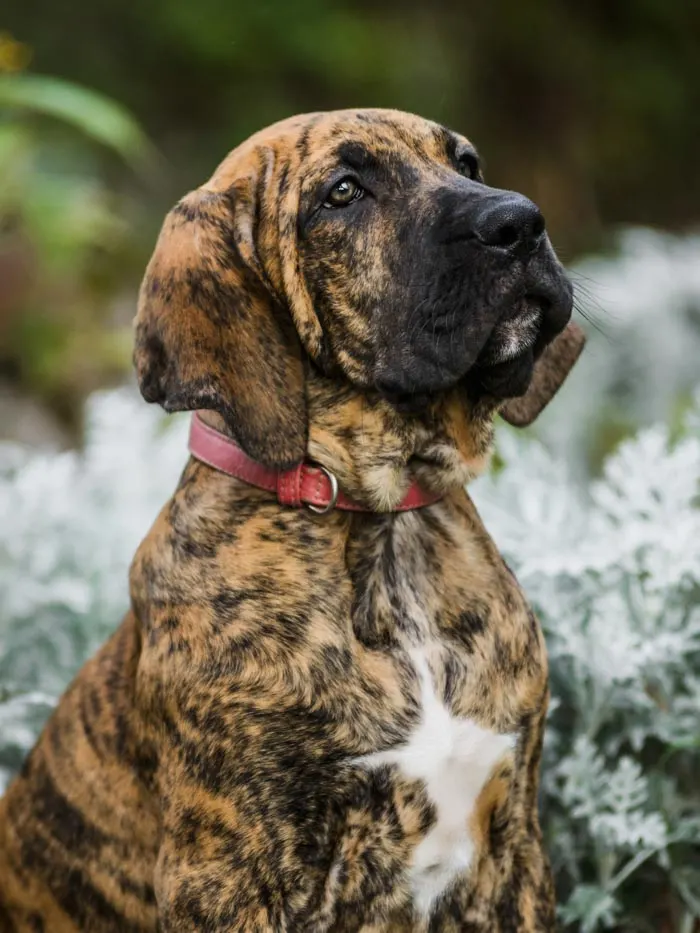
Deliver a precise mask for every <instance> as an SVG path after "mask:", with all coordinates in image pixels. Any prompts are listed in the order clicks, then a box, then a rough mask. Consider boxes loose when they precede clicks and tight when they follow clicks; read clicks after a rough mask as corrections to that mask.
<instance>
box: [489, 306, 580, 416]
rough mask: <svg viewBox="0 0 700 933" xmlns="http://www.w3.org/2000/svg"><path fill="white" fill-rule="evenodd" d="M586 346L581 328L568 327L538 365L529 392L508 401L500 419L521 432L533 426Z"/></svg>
mask: <svg viewBox="0 0 700 933" xmlns="http://www.w3.org/2000/svg"><path fill="white" fill-rule="evenodd" d="M585 342H586V336H585V334H584V333H583V331H582V330H581V328H580V327H579V326H578V324H574V323H573V322H570V323H569V324H567V326H566V327H565V328H564V330H563V331H562V332H561V333H560V334H559V336H557V337H555V338H554V340H553V341H552V342H551V343H550V344H548V346H547V347H545V349H544V350H543V352H542V356H540V358H539V359H538V361H537V362H536V363H535V370H534V372H533V375H532V381H531V382H530V385H529V387H528V390H527V392H526V393H525V394H524V395H522V396H520V398H513V399H509V400H508V401H507V402H506V403H505V405H504V406H503V407H502V408H501V411H500V414H501V417H503V418H505V420H506V421H508V422H509V423H510V424H512V425H515V426H516V427H518V428H524V427H526V426H527V425H528V424H532V422H533V421H534V420H535V418H536V417H537V416H538V415H539V413H540V412H541V411H542V410H543V409H544V408H545V407H546V406H547V405H548V404H549V402H550V401H551V400H552V398H553V396H554V395H555V394H556V393H557V392H558V390H559V389H560V388H561V386H562V384H563V382H564V380H565V379H566V377H567V376H568V375H569V372H570V370H571V368H572V367H573V365H574V363H575V362H576V360H577V359H578V358H579V356H580V355H581V351H582V350H583V346H584V344H585Z"/></svg>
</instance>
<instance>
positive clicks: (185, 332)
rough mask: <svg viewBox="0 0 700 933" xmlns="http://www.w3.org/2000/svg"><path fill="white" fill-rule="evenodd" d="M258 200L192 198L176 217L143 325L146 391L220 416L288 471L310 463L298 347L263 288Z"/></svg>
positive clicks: (215, 194) (140, 342)
mask: <svg viewBox="0 0 700 933" xmlns="http://www.w3.org/2000/svg"><path fill="white" fill-rule="evenodd" d="M255 214H256V207H255V204H254V195H252V194H250V192H248V191H247V188H246V189H245V190H244V189H242V188H241V186H239V187H238V188H235V187H231V188H229V189H228V190H226V191H217V190H211V189H209V188H207V187H204V188H200V189H198V190H196V191H193V192H191V193H190V194H189V195H187V196H186V197H185V198H183V199H182V201H180V202H179V204H177V205H176V206H175V207H174V208H173V210H172V211H170V213H169V214H168V216H167V217H166V219H165V222H164V224H163V228H162V230H161V233H160V237H159V239H158V242H157V244H156V248H155V252H154V254H153V257H152V258H151V261H150V263H149V265H148V268H147V270H146V275H145V277H144V280H143V283H142V285H141V292H140V296H139V307H138V313H137V316H136V321H135V329H136V344H135V351H134V364H135V366H136V373H137V376H138V380H139V385H140V388H141V392H142V394H143V396H144V398H145V399H146V401H148V402H159V403H160V404H161V405H162V406H163V408H165V410H166V411H192V410H196V409H212V410H214V411H217V412H219V414H220V415H222V417H223V418H224V420H225V422H226V424H227V426H228V427H229V428H230V430H231V432H232V434H233V435H234V437H235V438H236V440H237V441H238V442H239V443H240V445H241V446H242V447H243V448H244V450H245V451H246V453H248V454H249V455H250V456H251V457H253V458H255V459H256V460H260V461H262V462H263V463H266V464H268V465H270V466H276V467H289V466H291V465H292V464H294V463H297V462H299V461H300V460H301V459H303V457H304V456H305V454H306V442H307V430H308V426H307V417H306V401H305V392H304V371H303V362H302V358H301V349H300V345H299V340H298V337H297V335H296V332H295V331H294V328H293V325H292V322H291V318H290V316H289V315H288V314H287V312H286V310H285V309H284V308H283V307H282V306H281V304H280V303H279V301H277V300H276V299H275V297H274V294H273V291H272V289H271V288H270V287H269V286H268V284H266V282H265V275H264V272H263V270H262V268H261V266H260V264H259V261H258V259H257V253H256V249H255V243H254V236H253V231H254V230H255V228H256V222H255Z"/></svg>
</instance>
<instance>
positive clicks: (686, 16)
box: [0, 0, 700, 441]
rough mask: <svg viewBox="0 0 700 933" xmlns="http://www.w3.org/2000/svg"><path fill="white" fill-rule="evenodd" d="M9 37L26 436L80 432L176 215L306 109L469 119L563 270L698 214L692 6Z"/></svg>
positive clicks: (78, 23) (16, 379) (213, 9)
mask: <svg viewBox="0 0 700 933" xmlns="http://www.w3.org/2000/svg"><path fill="white" fill-rule="evenodd" d="M0 31H2V37H1V38H0V73H2V75H3V77H2V83H1V84H0V121H1V122H0V385H1V386H2V388H1V389H0V391H1V392H2V394H3V396H5V399H7V398H8V396H9V399H10V402H9V403H7V401H6V402H5V404H4V405H3V406H2V408H1V409H0V435H5V436H8V435H9V434H10V432H11V431H12V432H15V433H17V432H20V433H21V435H22V436H23V437H24V436H25V435H28V434H29V433H30V431H32V430H33V425H31V424H30V423H24V424H22V425H18V424H17V420H18V413H19V412H22V413H24V414H26V417H25V418H23V419H22V420H23V422H27V417H28V411H29V409H28V407H27V406H19V407H18V405H17V395H19V396H20V399H21V400H25V399H31V400H32V401H33V402H39V403H40V406H41V409H40V410H39V411H38V412H36V420H37V421H38V422H39V424H38V425H37V429H38V432H39V435H41V433H42V431H43V432H46V431H48V430H49V425H51V429H52V436H53V437H55V438H56V439H59V438H61V439H63V440H64V441H70V440H75V439H76V437H77V436H78V425H79V419H80V412H81V410H82V405H81V401H82V399H83V397H84V396H85V394H86V392H87V391H89V390H91V389H93V388H95V387H96V386H98V385H100V384H103V383H104V382H105V381H106V380H114V379H118V378H119V377H120V376H121V375H122V374H123V373H124V372H125V371H126V370H127V369H128V366H129V355H130V333H129V324H130V320H131V317H132V315H133V310H134V293H135V290H136V287H137V284H138V280H139V277H140V276H141V274H142V270H143V267H144V265H145V262H146V260H147V257H148V254H149V250H150V249H151V247H152V244H153V241H154V238H155V235H156V231H157V228H158V225H159V223H160V221H161V219H162V216H163V214H164V212H165V211H166V209H167V208H168V207H169V206H170V205H171V204H172V203H174V201H175V200H177V199H178V198H179V197H180V196H181V195H182V194H183V193H184V192H185V191H187V190H189V189H190V188H192V187H194V186H196V185H198V184H200V183H201V182H202V181H203V180H204V179H205V178H207V177H208V175H209V173H210V172H211V171H212V169H213V168H214V166H215V165H216V164H217V162H218V161H219V160H220V159H221V158H222V157H223V155H224V154H225V153H226V152H227V151H228V150H229V149H230V148H232V147H233V146H234V145H236V143H237V142H239V141H240V140H242V139H243V138H245V137H246V136H247V135H248V134H250V133H251V132H252V131H254V130H255V129H257V128H259V127H261V126H264V125H266V124H267V123H270V122H272V121H274V120H276V119H278V118H281V117H284V116H287V115H289V114H292V113H295V112H303V111H307V110H314V109H325V108H334V107H343V106H358V105H377V106H395V107H399V108H402V109H407V110H412V111H415V112H417V113H420V114H422V115H424V116H427V117H431V118H432V119H435V120H438V121H442V122H444V123H446V124H448V125H450V126H452V127H454V128H456V129H459V130H460V131H462V132H464V133H466V134H467V135H469V136H470V137H471V138H472V139H473V140H474V141H476V143H477V144H478V146H479V148H480V150H481V151H482V152H483V154H484V157H485V160H486V166H487V177H488V179H489V180H491V181H492V182H493V183H494V184H497V185H498V186H500V187H512V188H515V189H518V190H521V191H523V192H525V193H526V194H528V195H529V196H530V197H532V198H533V199H534V200H535V201H537V202H538V203H539V204H540V206H541V207H542V209H543V211H544V213H545V216H546V217H547V220H548V224H549V228H550V231H551V235H552V239H553V241H554V243H555V245H556V246H557V247H558V248H559V250H560V252H561V254H562V256H563V257H564V258H565V259H566V260H567V261H568V262H573V261H574V260H576V259H577V258H578V257H580V256H581V255H583V254H586V253H590V252H591V251H600V250H601V249H608V250H609V249H610V248H611V247H613V246H614V245H615V243H616V242H617V240H616V236H615V234H616V231H617V230H618V229H619V228H620V227H629V226H635V227H638V226H643V227H653V228H662V229H665V230H670V231H687V230H690V229H692V228H693V227H694V226H695V225H696V224H697V223H698V221H699V220H700V171H698V165H700V66H699V62H700V5H699V4H697V3H691V2H687V0H616V2H614V3H610V2H609V0H532V2H530V3H522V2H519V0H489V2H486V3H463V4H455V3H453V2H452V0H436V2H431V3H430V4H426V3H423V2H415V0H409V2H406V0H402V2H400V3H399V2H392V0H381V2H364V3H362V2H348V0H295V2H288V0H256V2H254V3H244V2H240V0H197V2H192V0H144V2H139V3H132V4H125V3H123V2H117V0H91V2H90V3H87V2H80V0H76V2H74V3H70V4H56V3H54V2H53V0H31V2H27V0H5V2H4V3H3V5H2V13H1V14H0ZM581 284H582V285H583V286H584V290H585V291H586V295H588V296H589V297H584V296H583V295H582V302H583V304H584V306H587V310H588V311H589V313H590V314H592V315H593V316H595V315H596V314H598V316H599V317H600V314H599V311H600V307H601V306H602V308H603V309H604V311H603V315H602V316H603V318H604V320H603V321H602V322H599V323H602V325H603V326H605V325H606V320H605V318H607V323H608V324H609V323H610V321H611V319H614V315H615V312H616V308H615V307H614V303H612V304H613V306H611V303H610V302H606V296H605V295H604V294H603V295H601V294H598V293H597V292H596V288H595V283H590V282H583V281H582V282H581ZM692 310H694V311H695V312H696V316H697V309H692ZM679 388H680V389H683V388H687V386H680V387H679ZM655 413H657V412H655ZM623 420H624V419H623ZM13 422H14V424H13ZM33 437H34V435H33V434H32V435H31V438H30V439H33Z"/></svg>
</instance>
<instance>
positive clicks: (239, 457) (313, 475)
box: [189, 412, 441, 514]
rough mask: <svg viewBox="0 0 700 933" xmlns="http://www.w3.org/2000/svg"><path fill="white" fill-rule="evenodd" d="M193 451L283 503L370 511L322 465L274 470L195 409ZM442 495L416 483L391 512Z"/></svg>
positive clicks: (417, 506) (427, 502)
mask: <svg viewBox="0 0 700 933" xmlns="http://www.w3.org/2000/svg"><path fill="white" fill-rule="evenodd" d="M189 448H190V453H191V454H192V456H193V457H194V458H195V459H197V460H201V461H202V463H206V464H207V465H208V466H210V467H213V468H214V469H215V470H218V471H219V472H220V473H226V474H227V475H228V476H234V477H235V478H236V479H242V480H243V482H244V483H249V484H250V485H251V486H257V487H258V488H259V489H267V491H268V492H275V493H277V499H278V501H279V503H280V505H287V506H292V507H293V508H296V509H298V508H301V506H302V505H306V506H308V508H310V509H311V511H312V512H318V513H320V514H325V513H326V512H331V511H332V510H333V509H344V510H347V511H351V512H371V511H373V510H372V509H367V508H365V507H364V506H362V505H359V504H358V503H357V502H353V500H352V499H350V498H348V497H347V496H346V495H344V493H342V492H341V491H340V488H339V486H338V480H337V479H336V478H335V476H334V475H333V473H331V471H330V470H327V469H326V468H325V467H323V466H312V465H311V464H309V463H306V462H304V463H300V464H299V466H297V467H294V468H293V469H291V470H272V469H270V468H269V467H266V466H263V465H262V463H258V462H257V461H255V460H251V458H250V457H249V456H247V454H245V453H244V452H243V451H242V450H241V448H240V447H239V446H238V445H237V444H236V442H235V441H233V440H232V439H231V438H230V437H227V436H226V435H225V434H221V433H220V432H219V431H216V430H215V429H214V428H211V427H209V425H208V424H205V423H204V422H203V421H202V419H201V418H200V417H199V415H198V414H197V413H196V412H195V414H194V415H193V416H192V422H191V424H190V443H189ZM440 498H441V497H440V496H438V495H434V494H432V493H428V492H425V491H424V490H423V489H421V487H420V486H419V485H418V484H417V483H413V484H412V485H411V487H410V489H409V490H408V492H407V493H406V495H405V496H404V497H403V499H402V500H401V502H399V504H398V505H397V506H395V507H394V508H393V509H391V510H389V511H392V512H406V511H408V510H409V509H420V508H421V507H422V506H425V505H432V504H433V503H434V502H437V501H438V500H439V499H440Z"/></svg>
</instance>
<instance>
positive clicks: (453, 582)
mask: <svg viewBox="0 0 700 933" xmlns="http://www.w3.org/2000/svg"><path fill="white" fill-rule="evenodd" d="M571 296H572V293H571V287H570V285H569V283H568V281H567V279H566V277H565V275H564V273H563V271H562V268H561V266H560V265H559V263H558V261H557V259H556V258H555V255H554V253H553V251H552V248H551V245H550V243H549V240H548V238H547V235H546V233H545V231H544V222H543V220H542V216H541V214H540V212H539V211H538V209H537V208H536V207H535V205H534V204H533V203H532V202H531V201H529V200H527V199H526V198H524V197H522V196H521V195H518V194H514V193H512V192H507V191H499V190H496V189H494V188H490V187H487V186H486V185H485V184H484V182H483V180H482V177H481V173H480V168H479V161H478V158H477V154H476V152H475V150H474V149H473V147H472V146H471V144H470V143H469V142H468V141H467V140H466V139H464V138H462V137H461V136H457V135H455V134H454V133H452V132H450V131H448V130H446V129H444V128H443V127H441V126H437V125H435V124H434V123H430V122H428V121H426V120H422V119H419V118H418V117H415V116H410V115H407V114H403V113H398V112H392V111H380V110H360V111H345V112H337V113H323V114H321V113H319V114H313V115H310V116H301V117H296V118H293V119H291V120H287V121H285V122H283V123H280V124H277V125H276V126H273V127H271V128H270V129H267V130H265V131H264V132H261V133H259V134H257V135H256V136H253V137H252V138H251V139H250V140H248V141H247V142H245V143H244V144H243V145H242V146H240V147H239V148H238V149H236V150H235V151H234V152H232V153H231V154H230V155H229V156H228V157H227V158H226V160H225V161H224V162H223V163H222V165H221V166H220V167H219V168H218V170H217V171H216V172H215V174H214V176H213V177H212V179H211V180H210V181H209V182H207V184H205V185H204V186H203V187H201V188H199V189H198V190H197V191H195V192H193V193H191V194H189V195H188V196H187V197H185V198H184V199H183V200H182V201H181V202H180V203H179V204H178V205H177V206H176V207H175V208H174V209H173V210H172V212H171V213H170V214H169V216H168V217H167V219H166V221H165V225H164V227H163V231H162V233H161V235H160V239H159V241H158V244H157V246H156V249H155V254H154V256H153V258H152V260H151V263H150V265H149V267H148V270H147V272H146V276H145V280H144V283H143V287H142V291H141V298H140V305H139V310H138V316H137V319H136V354H135V360H136V367H137V371H138V377H139V380H140V385H141V389H142V392H143V394H144V396H145V397H146V399H147V400H148V401H152V402H160V403H161V404H162V405H163V406H164V407H165V408H166V409H167V410H168V411H174V410H182V409H185V410H193V409H203V410H206V414H205V415H204V417H205V419H206V420H207V421H208V423H209V424H210V425H212V426H213V427H216V428H218V429H219V430H220V431H222V432H227V433H229V434H231V435H233V436H234V437H235V438H236V439H237V441H238V443H239V444H240V445H241V446H242V447H243V448H244V449H245V451H246V452H247V453H248V454H249V455H250V456H252V457H254V458H256V459H258V460H260V461H262V462H263V463H265V464H267V465H269V466H270V465H272V466H277V467H288V466H289V465H291V464H295V463H297V462H299V461H300V460H301V459H302V458H304V457H309V458H311V459H313V460H314V461H317V462H318V463H320V464H322V465H324V466H325V467H326V468H328V469H329V470H331V471H332V472H333V473H334V474H335V475H336V476H337V478H338V479H339V481H340V486H341V488H342V490H343V491H344V493H345V494H347V495H349V496H351V497H353V498H354V499H355V500H356V501H357V502H358V503H360V504H362V505H364V506H365V507H366V508H367V509H368V511H366V512H363V513H350V512H341V511H333V512H331V513H330V514H327V515H323V516H319V515H315V514H313V513H312V512H311V511H308V510H306V509H294V508H283V507H281V506H280V505H279V504H278V502H277V501H275V499H274V496H273V495H271V494H270V493H267V492H265V491H263V490H259V489H257V488H254V487H252V486H248V485H245V484H244V483H243V482H241V481H238V480H235V479H232V478H231V477H229V476H226V475H224V474H222V473H220V472H217V471H215V470H213V469H211V468H210V467H208V466H205V465H204V464H202V463H200V462H197V461H195V460H190V462H189V463H188V464H187V466H186V468H185V470H184V473H183V476H182V479H181V481H180V484H179V486H178V488H177V490H176V492H175V494H174V496H173V497H172V499H171V500H170V501H169V502H168V504H167V505H166V506H165V508H164V509H163V511H162V512H161V514H160V516H159V517H158V518H157V520H156V522H155V524H154V526H153V528H152V529H151V531H150V532H149V534H148V536H147V537H146V539H145V540H144V542H143V543H142V545H141V546H140V548H139V550H138V552H137V554H136V557H135V559H134V562H133V565H132V569H131V606H132V608H131V611H130V612H129V614H128V615H127V616H126V618H125V620H124V621H123V623H122V625H121V627H120V628H119V629H118V630H117V632H116V633H115V635H114V636H113V637H112V638H111V640H110V641H109V642H108V643H107V644H106V645H105V646H104V648H103V649H102V650H101V651H100V652H99V654H98V655H97V656H96V657H95V658H93V659H92V660H91V661H89V662H88V663H87V664H86V665H85V667H84V668H83V670H82V671H81V672H80V674H79V675H78V677H77V678H76V680H75V681H74V683H73V684H72V686H71V687H70V688H69V689H68V691H67V692H66V694H65V695H64V697H63V698H62V700H61V702H60V704H59V706H58V708H57V710H56V711H55V713H54V715H53V716H52V718H51V719H50V721H49V723H48V725H47V726H46V728H45V730H44V732H43V734H42V736H41V738H40V740H39V742H38V744H37V746H36V748H35V749H34V750H33V752H32V753H31V754H30V755H29V757H28V759H27V761H26V764H25V765H24V768H23V770H22V772H21V774H20V775H19V777H18V778H17V779H16V780H15V781H14V783H13V784H12V785H11V786H10V788H9V790H8V792H7V795H6V796H5V798H4V800H3V801H2V803H1V804H0V930H2V931H3V933H8V931H13V933H20V931H21V933H29V931H32V933H39V931H43V933H69V931H70V933H74V931H89V933H116V931H120V933H126V931H128V933H154V931H156V930H159V931H161V933H176V931H177V933H185V931H195V930H196V931H207V933H218V931H220V933H223V931H227V933H273V931H274V933H282V931H285V933H292V931H308V933H323V931H337V933H350V931H364V933H370V931H372V933H388V931H418V930H430V931H462V933H466V931H470V933H485V931H489V933H498V931H500V933H506V931H507V933H514V931H521V933H525V931H528V933H529V931H551V930H553V929H554V906H553V894H552V882H551V877H550V871H549V868H548V864H547V858H546V855H545V853H544V851H543V847H542V838H541V833H540V828H539V824H538V815H537V784H538V766H539V759H540V748H541V743H542V731H543V723H544V717H545V710H546V707H547V662H546V657H545V647H544V643H543V639H542V634H541V631H540V628H539V625H538V623H537V621H536V620H535V618H534V617H533V614H532V612H531V611H530V609H529V608H528V605H527V603H526V601H525V598H524V596H523V594H522V592H521V590H520V589H519V587H518V584H517V582H516V580H515V579H514V578H513V576H512V574H511V573H510V572H509V570H508V568H507V567H506V566H505V564H504V562H503V560H502V559H501V557H500V556H499V554H498V551H497V549H496V547H495V546H494V544H493V542H492V541H491V540H490V538H489V536H488V534H487V533H486V531H485V530H484V527H483V525H482V523H481V521H480V520H479V516H478V515H477V512H476V510H475V508H474V506H473V504H472V502H471V501H470V499H469V497H468V496H467V495H466V493H465V492H464V484H465V483H466V482H467V481H468V480H469V479H470V478H471V477H473V476H475V475H476V474H477V473H478V472H479V471H480V470H482V469H483V468H484V465H485V464H486V463H487V460H488V455H489V450H490V447H491V437H492V421H493V417H494V415H495V413H496V412H497V411H499V410H500V411H501V413H502V414H504V415H505V417H506V418H507V419H509V420H510V421H512V422H514V423H517V424H526V423H528V422H530V421H531V420H532V419H533V418H534V417H535V416H536V415H537V413H538V412H539V411H540V410H541V409H542V408H543V406H544V405H545V404H546V403H547V401H548V400H549V399H550V398H551V396H552V395H553V394H554V392H555V391H556V390H557V388H558V386H559V384H560V383H561V382H562V380H563V379H564V378H565V375H566V373H567V372H568V370H569V368H570V367H571V365H572V364H573V362H574V360H575V359H576V356H577V355H578V352H579V351H580V349H581V345H582V336H581V333H580V331H579V330H578V329H577V328H576V327H575V326H574V325H573V324H569V323H568V322H569V318H570V314H571ZM567 325H568V326H567ZM416 479H417V480H419V481H420V483H421V484H422V485H423V486H424V487H426V488H427V489H429V490H432V491H437V492H440V493H441V494H442V495H443V498H442V499H441V501H439V502H438V503H437V504H434V505H431V506H428V507H425V508H422V509H417V510H414V511H409V512H405V513H398V512H392V511H391V509H392V508H393V507H394V506H395V505H396V504H397V503H398V502H399V500H401V498H402V496H403V495H404V492H405V490H406V488H407V486H408V484H409V483H410V482H411V481H413V480H416Z"/></svg>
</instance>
